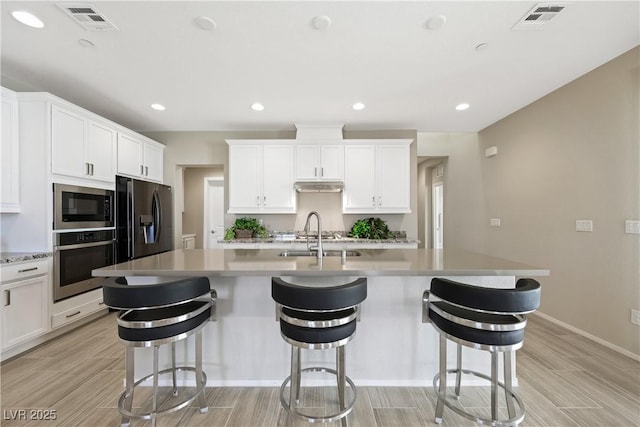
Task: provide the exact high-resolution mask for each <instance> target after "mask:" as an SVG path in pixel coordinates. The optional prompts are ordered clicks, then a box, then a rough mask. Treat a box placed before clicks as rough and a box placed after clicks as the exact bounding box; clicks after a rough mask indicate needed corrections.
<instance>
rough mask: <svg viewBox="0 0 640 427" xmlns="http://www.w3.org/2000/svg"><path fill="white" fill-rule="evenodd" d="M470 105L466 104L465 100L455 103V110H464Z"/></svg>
mask: <svg viewBox="0 0 640 427" xmlns="http://www.w3.org/2000/svg"><path fill="white" fill-rule="evenodd" d="M469 107H470V105H469V104H467V103H466V102H463V103H462V104H458V105H456V110H458V111H464V110H468V109H469Z"/></svg>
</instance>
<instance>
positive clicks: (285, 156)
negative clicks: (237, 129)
mask: <svg viewBox="0 0 640 427" xmlns="http://www.w3.org/2000/svg"><path fill="white" fill-rule="evenodd" d="M227 143H228V144H229V213H238V214H250V213H295V212H296V195H295V191H294V189H293V167H294V146H293V145H292V144H291V143H277V142H273V141H258V140H252V141H233V140H228V141H227Z"/></svg>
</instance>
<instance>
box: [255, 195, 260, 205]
mask: <svg viewBox="0 0 640 427" xmlns="http://www.w3.org/2000/svg"><path fill="white" fill-rule="evenodd" d="M256 206H260V196H256Z"/></svg>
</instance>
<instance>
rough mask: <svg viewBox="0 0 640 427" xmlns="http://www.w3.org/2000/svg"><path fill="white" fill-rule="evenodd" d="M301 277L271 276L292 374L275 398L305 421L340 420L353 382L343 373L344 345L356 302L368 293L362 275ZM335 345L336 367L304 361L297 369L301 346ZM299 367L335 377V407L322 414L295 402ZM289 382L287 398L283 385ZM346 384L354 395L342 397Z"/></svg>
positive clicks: (349, 407)
mask: <svg viewBox="0 0 640 427" xmlns="http://www.w3.org/2000/svg"><path fill="white" fill-rule="evenodd" d="M319 282H320V280H319V281H318V283H316V284H314V283H312V282H310V283H305V285H304V286H301V285H296V284H292V283H288V282H285V281H284V280H282V279H281V278H278V277H273V278H272V279H271V295H272V297H273V299H274V301H275V302H276V303H277V306H276V307H277V315H278V319H279V321H280V335H281V336H282V338H283V339H284V340H285V341H286V342H287V343H289V344H291V374H290V375H289V376H288V377H287V378H286V379H285V380H284V382H283V383H282V386H281V387H280V403H281V404H282V407H283V408H284V409H285V411H287V414H294V415H295V416H297V417H299V418H302V419H304V420H306V421H308V422H310V423H328V422H334V421H338V420H342V422H343V424H344V423H346V418H345V417H346V416H347V415H349V413H350V412H351V410H352V409H353V405H354V404H355V401H356V395H357V392H356V387H355V384H354V383H353V381H352V380H351V379H350V378H349V377H348V376H346V373H345V348H344V346H345V345H346V344H347V343H348V342H349V341H351V340H352V339H353V336H354V335H355V333H356V322H357V317H358V313H359V305H360V303H361V302H362V301H364V300H365V298H366V297H367V279H366V278H359V279H356V280H354V281H353V282H350V283H346V284H341V285H329V286H326V285H323V284H322V283H319ZM331 348H335V349H336V369H335V370H334V369H330V368H325V367H315V366H314V367H308V368H305V369H302V367H301V363H300V349H309V350H316V349H321V350H324V349H331ZM303 372H325V373H329V374H333V375H335V376H336V378H337V386H338V403H339V411H338V412H335V413H333V414H331V415H326V416H313V415H309V414H305V413H304V412H302V411H301V410H300V409H299V408H297V403H298V402H299V399H300V382H301V377H302V373H303ZM289 383H290V384H291V385H290V387H289V399H287V398H286V397H285V388H286V386H287V384H289ZM346 384H349V387H350V388H351V390H352V393H353V397H352V399H351V400H350V401H349V402H347V401H346V396H345V389H346Z"/></svg>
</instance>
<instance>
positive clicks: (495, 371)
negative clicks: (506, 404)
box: [491, 351, 498, 420]
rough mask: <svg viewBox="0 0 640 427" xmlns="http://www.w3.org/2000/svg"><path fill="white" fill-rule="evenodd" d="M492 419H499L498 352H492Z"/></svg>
mask: <svg viewBox="0 0 640 427" xmlns="http://www.w3.org/2000/svg"><path fill="white" fill-rule="evenodd" d="M491 419H492V420H497V419H498V353H496V352H494V351H492V352H491Z"/></svg>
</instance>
